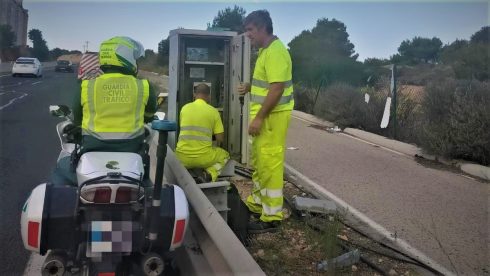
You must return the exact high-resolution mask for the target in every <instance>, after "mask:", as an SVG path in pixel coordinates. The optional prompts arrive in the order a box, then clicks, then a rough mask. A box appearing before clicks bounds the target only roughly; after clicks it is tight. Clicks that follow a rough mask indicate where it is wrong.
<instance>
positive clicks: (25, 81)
mask: <svg viewBox="0 0 490 276" xmlns="http://www.w3.org/2000/svg"><path fill="white" fill-rule="evenodd" d="M43 74H44V76H43V77H42V78H27V77H22V78H19V77H18V78H13V77H11V76H9V75H6V76H0V275H22V273H23V270H24V268H25V265H26V262H27V259H28V257H29V252H28V251H26V250H25V249H24V246H23V245H22V240H21V237H20V230H19V228H20V211H21V208H22V205H23V204H24V202H25V200H26V199H27V197H28V195H29V193H30V191H31V190H32V188H33V187H35V186H36V185H38V184H40V183H43V182H45V181H46V180H47V179H48V176H49V174H50V172H51V170H52V169H53V168H54V166H55V163H56V158H57V155H58V153H59V140H58V137H57V135H56V130H55V125H56V123H57V122H58V121H59V119H57V118H54V117H52V116H50V115H49V109H48V106H49V105H50V104H67V105H71V102H72V95H73V91H74V89H76V87H77V80H76V74H75V73H55V72H54V71H53V68H45V69H44V73H43ZM0 75H4V74H0Z"/></svg>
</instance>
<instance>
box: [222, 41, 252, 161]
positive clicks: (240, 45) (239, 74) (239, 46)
mask: <svg viewBox="0 0 490 276" xmlns="http://www.w3.org/2000/svg"><path fill="white" fill-rule="evenodd" d="M230 50H231V55H230V56H231V74H230V76H231V77H230V93H231V95H230V96H231V97H230V105H229V108H230V117H231V118H230V120H228V124H229V125H228V129H229V132H230V135H229V139H230V140H229V142H230V146H229V149H230V156H231V157H232V158H233V159H235V160H239V161H240V162H241V163H243V164H250V162H249V158H250V153H249V148H250V146H251V145H250V143H249V136H248V124H249V100H250V93H248V94H246V95H245V96H244V97H243V96H242V97H240V96H239V94H238V91H237V87H238V85H239V84H240V83H242V82H250V81H251V79H250V39H248V38H247V37H246V36H245V35H243V34H242V35H238V36H235V37H233V38H232V43H231V49H230Z"/></svg>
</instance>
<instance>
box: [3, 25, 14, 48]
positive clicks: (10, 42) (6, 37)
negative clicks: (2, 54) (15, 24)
mask: <svg viewBox="0 0 490 276" xmlns="http://www.w3.org/2000/svg"><path fill="white" fill-rule="evenodd" d="M14 43H15V33H14V32H12V27H10V25H6V24H5V25H3V24H2V25H0V49H1V50H4V49H8V48H11V47H13V46H14Z"/></svg>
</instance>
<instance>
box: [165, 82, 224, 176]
mask: <svg viewBox="0 0 490 276" xmlns="http://www.w3.org/2000/svg"><path fill="white" fill-rule="evenodd" d="M194 99H195V100H194V102H192V103H188V104H186V105H184V106H183V107H182V110H181V111H180V133H179V140H178V142H177V147H176V150H175V154H176V156H177V158H178V159H179V160H180V161H181V162H182V164H183V165H184V167H186V168H189V169H191V168H202V169H204V171H203V174H202V175H199V176H198V180H199V182H210V181H215V180H216V179H217V178H218V175H219V174H220V172H221V169H222V168H223V166H224V165H225V163H226V162H227V161H228V159H230V155H229V154H228V152H227V151H226V150H224V149H222V148H220V147H213V143H212V142H213V141H212V136H213V135H214V136H215V137H216V142H217V144H218V145H219V144H221V143H222V142H223V140H224V128H223V123H222V121H221V117H220V115H219V112H218V110H216V108H214V107H213V106H211V105H209V104H208V103H209V101H210V88H209V86H208V85H206V84H205V83H200V84H198V85H197V86H196V87H195V90H194Z"/></svg>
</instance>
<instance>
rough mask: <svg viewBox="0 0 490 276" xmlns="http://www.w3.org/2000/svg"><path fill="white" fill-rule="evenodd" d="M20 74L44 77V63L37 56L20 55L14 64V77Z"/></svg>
mask: <svg viewBox="0 0 490 276" xmlns="http://www.w3.org/2000/svg"><path fill="white" fill-rule="evenodd" d="M19 75H30V76H35V77H42V75H43V65H42V64H41V62H39V60H38V59H37V58H30V57H20V58H18V59H17V60H16V61H15V63H14V65H13V66H12V77H16V76H19Z"/></svg>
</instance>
